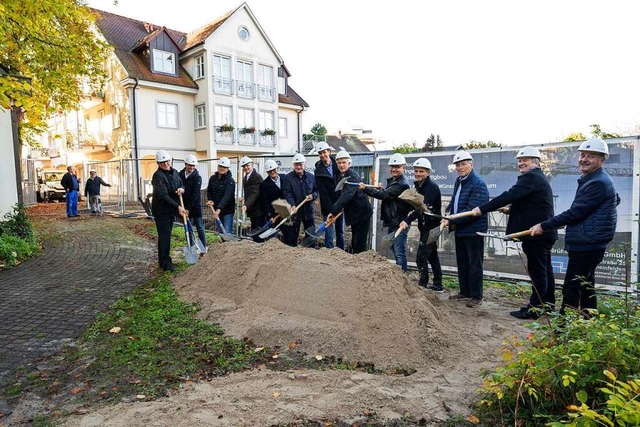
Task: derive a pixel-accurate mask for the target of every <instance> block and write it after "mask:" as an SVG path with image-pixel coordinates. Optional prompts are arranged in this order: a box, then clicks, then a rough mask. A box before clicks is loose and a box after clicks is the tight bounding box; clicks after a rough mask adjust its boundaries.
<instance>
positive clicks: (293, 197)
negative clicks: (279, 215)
mask: <svg viewBox="0 0 640 427" xmlns="http://www.w3.org/2000/svg"><path fill="white" fill-rule="evenodd" d="M282 192H283V193H284V198H285V199H287V202H289V204H290V205H291V206H298V205H299V204H300V203H301V202H302V200H304V198H305V197H306V196H307V195H308V194H311V195H312V196H313V200H316V199H317V198H318V190H317V189H316V180H315V179H314V177H313V174H312V173H310V172H307V171H304V173H303V174H302V175H301V176H300V175H298V174H297V173H296V171H291V172H289V173H288V174H286V175H285V176H284V181H282ZM313 205H314V203H313V202H312V201H311V202H307V203H305V204H304V206H303V207H302V209H301V211H300V213H299V217H300V218H302V219H307V220H309V219H313V217H314V214H315V207H314V206H313Z"/></svg>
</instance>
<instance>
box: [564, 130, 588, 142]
mask: <svg viewBox="0 0 640 427" xmlns="http://www.w3.org/2000/svg"><path fill="white" fill-rule="evenodd" d="M585 139H587V137H586V136H584V134H583V133H582V132H573V133H570V134H569V135H567V137H566V138H565V139H563V140H562V142H575V141H584V140H585Z"/></svg>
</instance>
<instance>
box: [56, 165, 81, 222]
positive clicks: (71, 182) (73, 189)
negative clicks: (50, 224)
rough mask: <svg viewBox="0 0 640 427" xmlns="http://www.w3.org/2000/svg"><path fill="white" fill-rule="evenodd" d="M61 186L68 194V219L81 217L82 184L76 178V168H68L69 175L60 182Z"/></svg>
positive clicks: (64, 176)
mask: <svg viewBox="0 0 640 427" xmlns="http://www.w3.org/2000/svg"><path fill="white" fill-rule="evenodd" d="M60 185H62V188H64V191H65V192H66V193H67V194H66V199H67V218H75V217H79V216H80V214H78V190H80V184H79V183H78V177H77V176H76V168H74V167H73V166H67V173H65V174H64V175H63V177H62V179H61V180H60Z"/></svg>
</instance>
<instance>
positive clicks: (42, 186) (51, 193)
mask: <svg viewBox="0 0 640 427" xmlns="http://www.w3.org/2000/svg"><path fill="white" fill-rule="evenodd" d="M64 174H65V172H64V171H59V170H43V171H40V175H39V177H38V193H37V198H38V202H52V201H54V200H59V201H63V200H64V199H65V198H66V192H65V191H64V188H63V187H62V184H60V180H61V179H62V176H63V175H64Z"/></svg>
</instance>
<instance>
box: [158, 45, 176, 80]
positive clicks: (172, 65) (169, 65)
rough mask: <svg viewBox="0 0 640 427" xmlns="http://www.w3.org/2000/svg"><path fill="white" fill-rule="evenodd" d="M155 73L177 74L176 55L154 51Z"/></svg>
mask: <svg viewBox="0 0 640 427" xmlns="http://www.w3.org/2000/svg"><path fill="white" fill-rule="evenodd" d="M153 71H155V72H158V73H166V74H173V75H175V74H176V55H175V54H174V53H173V52H165V51H164V50H159V49H153Z"/></svg>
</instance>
